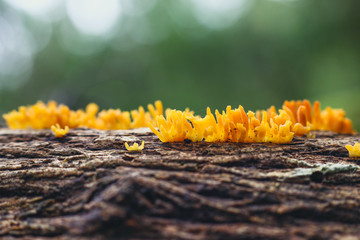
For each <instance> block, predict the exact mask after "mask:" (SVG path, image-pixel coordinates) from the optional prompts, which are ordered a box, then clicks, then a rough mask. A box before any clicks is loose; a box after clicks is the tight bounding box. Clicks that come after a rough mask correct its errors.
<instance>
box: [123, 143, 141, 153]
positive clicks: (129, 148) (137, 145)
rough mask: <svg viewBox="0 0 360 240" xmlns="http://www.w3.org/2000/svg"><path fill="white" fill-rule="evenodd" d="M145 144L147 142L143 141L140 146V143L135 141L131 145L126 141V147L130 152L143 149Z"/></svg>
mask: <svg viewBox="0 0 360 240" xmlns="http://www.w3.org/2000/svg"><path fill="white" fill-rule="evenodd" d="M144 145H145V142H144V141H142V143H141V145H140V146H139V144H138V143H134V144H133V145H131V146H129V144H128V143H127V142H126V143H125V147H126V149H127V150H128V151H130V152H136V151H141V150H143V149H144Z"/></svg>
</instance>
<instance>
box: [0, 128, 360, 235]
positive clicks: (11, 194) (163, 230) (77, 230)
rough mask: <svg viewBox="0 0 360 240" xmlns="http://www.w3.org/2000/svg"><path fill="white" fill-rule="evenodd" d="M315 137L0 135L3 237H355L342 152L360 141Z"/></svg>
mask: <svg viewBox="0 0 360 240" xmlns="http://www.w3.org/2000/svg"><path fill="white" fill-rule="evenodd" d="M315 134H316V138H306V137H295V138H294V139H293V141H292V143H290V144H284V145H276V144H271V143H251V144H245V143H206V142H199V143H192V142H181V143H162V142H160V141H159V140H158V139H157V137H156V136H155V135H154V134H153V133H152V132H151V131H150V130H149V129H147V128H143V129H135V130H122V131H120V130H119V131H98V130H93V129H72V130H70V132H69V133H68V134H67V135H66V136H65V137H63V138H54V137H53V135H52V133H51V132H50V131H49V130H9V129H6V128H3V129H0V237H1V238H4V239H12V238H36V239H49V238H52V237H57V238H59V239H111V238H122V239H128V238H136V239H138V238H147V239H149V238H153V239H249V238H250V239H288V238H292V239H310V238H311V239H317V238H319V239H345V238H347V239H358V238H359V236H360V171H359V168H360V160H359V159H356V158H349V157H348V152H347V150H346V149H345V147H344V146H345V145H346V144H353V143H354V142H355V141H359V138H360V136H359V135H340V134H335V133H330V132H316V133H315ZM143 140H144V141H145V148H144V150H142V151H141V152H129V151H127V150H126V149H125V147H124V143H125V142H128V143H133V142H138V143H140V142H141V141H143Z"/></svg>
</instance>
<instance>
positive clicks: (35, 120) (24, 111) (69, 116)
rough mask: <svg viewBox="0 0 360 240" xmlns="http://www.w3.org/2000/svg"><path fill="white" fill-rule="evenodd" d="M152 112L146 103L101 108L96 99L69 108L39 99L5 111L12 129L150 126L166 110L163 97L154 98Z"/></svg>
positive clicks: (128, 127)
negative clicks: (129, 108) (128, 108)
mask: <svg viewBox="0 0 360 240" xmlns="http://www.w3.org/2000/svg"><path fill="white" fill-rule="evenodd" d="M148 108H149V111H150V112H146V111H145V110H144V108H143V107H139V109H138V110H133V111H131V112H128V111H121V110H120V109H109V110H102V111H100V112H99V107H98V106H97V105H96V104H95V103H90V104H88V105H87V107H86V109H85V111H84V110H76V111H73V110H70V109H69V107H67V106H65V105H62V104H60V105H58V104H57V103H56V102H55V101H50V102H49V103H48V104H44V103H43V102H41V101H39V102H37V103H36V104H34V105H32V106H27V107H25V106H21V107H19V110H18V111H16V110H14V111H12V112H10V113H7V114H4V115H3V117H4V119H5V120H6V122H7V124H8V126H9V127H10V128H12V129H27V128H34V129H49V128H50V127H51V126H52V125H56V124H59V125H60V127H62V128H64V127H65V126H68V127H69V128H76V127H89V128H95V129H104V130H105V129H130V128H139V127H147V124H148V123H149V122H154V117H156V116H157V115H162V114H163V107H162V103H161V101H156V102H155V107H154V106H153V105H151V104H149V106H148Z"/></svg>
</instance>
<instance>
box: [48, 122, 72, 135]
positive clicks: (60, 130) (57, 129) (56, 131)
mask: <svg viewBox="0 0 360 240" xmlns="http://www.w3.org/2000/svg"><path fill="white" fill-rule="evenodd" d="M51 131H53V133H54V135H55V137H63V136H65V134H67V133H68V132H69V127H68V126H65V128H61V127H60V125H59V124H55V125H52V126H51Z"/></svg>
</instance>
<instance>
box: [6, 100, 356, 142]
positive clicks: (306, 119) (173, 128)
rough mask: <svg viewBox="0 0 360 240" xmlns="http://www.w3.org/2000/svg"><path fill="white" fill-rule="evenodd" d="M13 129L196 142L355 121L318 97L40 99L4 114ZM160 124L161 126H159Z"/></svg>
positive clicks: (279, 136) (286, 134) (253, 138)
mask: <svg viewBox="0 0 360 240" xmlns="http://www.w3.org/2000/svg"><path fill="white" fill-rule="evenodd" d="M3 117H4V119H5V120H6V122H7V124H8V126H9V127H10V128H12V129H27V128H34V129H48V128H50V127H51V126H53V125H56V124H58V125H59V128H65V127H66V126H68V127H69V128H77V127H89V128H95V129H101V130H115V129H132V128H139V127H147V126H149V127H150V128H151V130H152V131H153V132H154V133H155V134H156V135H157V136H158V137H159V138H160V140H161V141H163V142H179V141H184V140H185V139H188V140H191V141H194V142H197V141H202V140H205V141H208V142H273V143H288V142H291V140H292V139H293V136H294V135H298V136H303V135H305V134H307V135H308V136H309V137H310V136H314V135H311V133H309V131H311V130H329V131H334V132H338V133H346V134H351V133H354V130H353V128H352V122H351V120H350V119H348V118H346V117H345V112H344V110H342V109H332V108H330V107H327V108H326V109H325V110H323V111H321V109H320V103H319V102H318V101H316V102H315V103H314V105H313V106H312V105H311V103H310V102H309V101H308V100H303V101H285V102H284V104H283V106H282V108H281V109H279V110H278V111H277V110H276V108H275V107H274V106H272V107H270V108H269V109H267V110H266V111H256V112H255V113H254V112H251V111H249V112H247V113H246V112H245V111H244V109H243V107H242V106H239V108H237V109H231V106H228V107H227V108H226V111H223V112H222V113H220V112H219V111H218V110H216V111H215V115H214V114H212V113H211V111H210V108H208V109H207V113H206V116H205V117H203V118H202V117H200V116H196V115H194V113H193V112H191V111H190V110H189V109H186V110H185V111H177V110H170V109H167V110H166V113H165V117H164V115H163V105H162V103H161V101H156V102H155V104H154V105H152V104H149V105H148V111H145V109H144V108H143V107H141V106H140V107H139V108H138V109H137V110H133V111H121V110H120V109H108V110H102V111H99V107H98V106H97V105H96V104H95V103H90V104H88V105H87V107H86V109H85V110H76V111H74V110H70V109H69V107H67V106H65V105H62V104H60V105H58V104H57V103H56V102H54V101H50V102H49V103H47V104H44V103H43V102H41V101H40V102H37V103H36V104H34V105H32V106H27V107H25V106H21V107H19V109H18V111H16V110H14V111H12V112H10V113H7V114H4V115H3ZM156 128H158V130H157V129H156Z"/></svg>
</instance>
